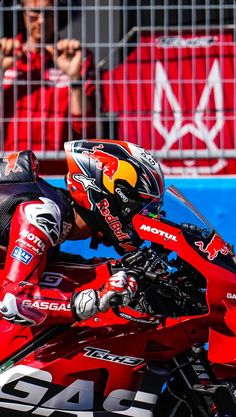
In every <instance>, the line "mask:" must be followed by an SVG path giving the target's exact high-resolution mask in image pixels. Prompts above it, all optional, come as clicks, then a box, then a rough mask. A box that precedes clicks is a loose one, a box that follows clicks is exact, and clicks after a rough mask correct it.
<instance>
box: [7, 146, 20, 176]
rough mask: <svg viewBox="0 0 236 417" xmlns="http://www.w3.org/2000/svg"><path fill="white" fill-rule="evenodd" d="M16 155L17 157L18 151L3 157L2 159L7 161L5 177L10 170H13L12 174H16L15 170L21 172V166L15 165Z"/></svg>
mask: <svg viewBox="0 0 236 417" xmlns="http://www.w3.org/2000/svg"><path fill="white" fill-rule="evenodd" d="M18 157H19V152H15V153H11V154H10V155H8V156H5V157H4V158H3V161H4V162H6V163H7V165H6V168H5V175H6V177H7V176H8V175H9V174H10V173H11V172H13V173H14V174H17V172H22V168H21V167H20V166H17V160H18Z"/></svg>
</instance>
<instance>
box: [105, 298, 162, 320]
mask: <svg viewBox="0 0 236 417" xmlns="http://www.w3.org/2000/svg"><path fill="white" fill-rule="evenodd" d="M121 304H122V297H121V296H120V295H115V296H114V297H112V298H111V300H110V306H111V308H112V311H113V313H114V314H115V315H116V316H118V317H120V318H122V319H125V320H129V321H135V322H136V323H142V324H148V325H151V326H157V325H159V324H160V323H163V321H164V319H165V318H166V317H165V316H161V317H160V318H156V317H155V319H154V320H153V319H142V318H139V317H134V316H132V315H131V314H127V313H124V312H123V311H120V306H121Z"/></svg>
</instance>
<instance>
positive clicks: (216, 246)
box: [195, 233, 231, 261]
mask: <svg viewBox="0 0 236 417" xmlns="http://www.w3.org/2000/svg"><path fill="white" fill-rule="evenodd" d="M195 245H196V246H198V248H199V249H200V251H201V252H203V253H206V254H207V258H208V259H209V260H210V261H213V259H215V258H216V257H217V256H218V254H219V253H221V254H222V255H228V253H230V252H231V251H230V248H229V247H228V245H227V244H226V243H225V242H224V240H223V239H222V238H221V237H220V236H219V235H217V234H216V233H215V234H214V235H213V237H212V239H211V241H210V242H209V243H208V244H207V245H206V247H205V248H204V242H202V241H198V242H195Z"/></svg>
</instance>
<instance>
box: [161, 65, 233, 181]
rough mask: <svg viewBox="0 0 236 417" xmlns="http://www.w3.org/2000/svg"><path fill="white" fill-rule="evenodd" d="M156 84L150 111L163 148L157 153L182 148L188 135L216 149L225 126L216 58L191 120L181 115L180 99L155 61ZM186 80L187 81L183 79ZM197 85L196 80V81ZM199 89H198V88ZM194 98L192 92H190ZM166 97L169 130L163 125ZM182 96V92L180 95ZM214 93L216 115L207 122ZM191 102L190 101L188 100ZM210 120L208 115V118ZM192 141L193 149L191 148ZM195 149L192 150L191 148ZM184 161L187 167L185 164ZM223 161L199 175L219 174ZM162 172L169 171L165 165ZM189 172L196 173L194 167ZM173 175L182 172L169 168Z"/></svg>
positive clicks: (176, 168)
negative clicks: (206, 117) (175, 147)
mask: <svg viewBox="0 0 236 417" xmlns="http://www.w3.org/2000/svg"><path fill="white" fill-rule="evenodd" d="M155 81H156V85H155V91H154V108H153V125H154V127H155V128H156V130H157V131H158V132H159V134H160V135H161V136H162V137H163V139H164V145H163V147H162V148H160V149H159V150H160V151H169V150H171V149H172V148H173V146H174V145H176V144H177V145H178V144H179V145H180V149H181V148H182V145H181V140H182V139H183V138H184V137H185V135H187V134H191V135H192V136H193V137H195V138H197V139H198V140H200V141H201V142H202V144H203V149H207V150H209V151H216V150H219V148H218V147H217V145H216V143H215V139H216V137H217V135H218V134H219V133H220V131H221V130H222V128H223V126H224V113H223V108H224V100H223V86H222V78H221V71H220V64H219V61H218V59H215V60H214V62H213V64H212V66H211V68H209V73H208V77H207V79H206V81H205V85H204V87H203V89H202V91H201V95H200V98H199V101H198V104H197V107H196V108H195V109H192V112H193V116H192V120H191V121H189V117H188V120H187V118H186V116H184V115H183V110H182V107H181V104H180V100H178V99H177V97H176V95H175V93H174V91H173V88H172V86H171V83H170V81H169V79H168V75H167V72H166V71H165V69H164V67H163V65H162V63H161V62H160V61H157V63H156V80H155ZM185 81H186V80H185ZM197 81H198V83H199V84H201V83H200V82H199V80H197ZM199 88H200V87H199ZM179 91H181V85H180V86H179ZM191 93H192V94H193V95H194V91H193V90H192V92H191V91H189V94H190V95H191ZM164 94H165V98H166V102H167V103H168V105H169V106H170V108H171V110H172V115H170V118H171V119H173V123H172V126H171V127H170V128H169V129H168V128H167V126H166V125H167V123H165V120H164V117H163V114H165V110H166V109H165V108H163V97H164ZM179 94H180V95H181V92H180V93H179ZM212 94H213V98H214V102H215V106H214V107H215V114H214V123H212V122H211V123H206V121H205V116H206V115H208V111H209V107H210V96H211V95H212ZM188 99H190V100H191V98H188ZM182 100H187V98H186V97H183V99H182ZM210 117H212V116H211V115H209V119H210ZM194 143H195V142H194V140H193V146H194ZM193 148H194V147H193ZM188 163H189V162H188V161H186V165H188ZM225 165H226V162H225V161H223V160H221V159H219V160H217V162H216V163H215V165H213V166H211V167H208V166H204V167H202V169H201V173H205V174H210V173H216V172H218V171H220V170H221V169H222V168H223V167H224V166H225ZM162 168H163V171H164V172H165V173H166V174H168V173H169V168H168V166H167V165H166V164H163V163H162ZM188 171H189V173H191V171H195V167H191V166H189V167H188ZM171 172H172V173H175V174H178V173H180V172H182V171H181V170H180V168H179V167H178V166H177V167H174V168H172V169H171Z"/></svg>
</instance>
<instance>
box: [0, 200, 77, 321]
mask: <svg viewBox="0 0 236 417" xmlns="http://www.w3.org/2000/svg"><path fill="white" fill-rule="evenodd" d="M62 217H63V216H62V213H61V212H60V209H59V207H58V205H57V204H56V203H55V202H53V201H52V200H50V199H49V198H46V197H40V198H39V199H38V200H35V201H27V202H23V203H21V204H19V205H18V206H17V208H16V210H15V212H14V215H13V216H12V219H11V224H10V230H9V244H8V247H7V253H6V260H5V266H4V269H3V270H2V271H1V275H2V277H1V282H2V285H1V292H0V300H2V301H1V303H0V307H1V308H0V311H1V313H2V314H3V316H4V318H5V319H7V320H10V321H13V322H14V323H19V324H26V325H37V324H40V323H41V322H43V321H44V320H45V319H46V320H47V324H50V322H53V323H60V322H63V323H65V322H67V321H72V313H71V309H70V297H71V292H70V293H65V292H61V291H60V290H57V289H48V288H42V287H40V286H39V285H38V282H39V278H40V276H41V275H42V272H43V271H44V269H45V265H46V262H47V254H48V251H49V250H50V248H52V247H53V246H56V245H57V244H58V243H59V242H60V241H63V240H65V238H66V237H67V235H68V232H69V231H70V229H71V228H72V223H70V222H62ZM63 228H64V230H63ZM35 300H38V307H39V308H34V307H32V306H30V305H29V304H30V302H31V301H32V304H33V303H34V302H35ZM43 300H47V302H48V305H50V302H52V303H54V305H56V306H57V309H54V310H50V309H47V310H44V309H42V310H41V309H40V303H42V302H43ZM62 304H63V306H62ZM60 306H61V307H63V308H60Z"/></svg>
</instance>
